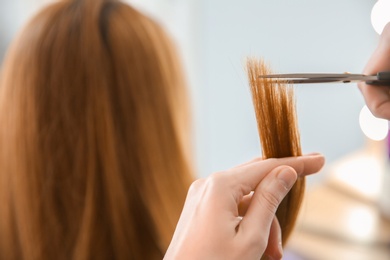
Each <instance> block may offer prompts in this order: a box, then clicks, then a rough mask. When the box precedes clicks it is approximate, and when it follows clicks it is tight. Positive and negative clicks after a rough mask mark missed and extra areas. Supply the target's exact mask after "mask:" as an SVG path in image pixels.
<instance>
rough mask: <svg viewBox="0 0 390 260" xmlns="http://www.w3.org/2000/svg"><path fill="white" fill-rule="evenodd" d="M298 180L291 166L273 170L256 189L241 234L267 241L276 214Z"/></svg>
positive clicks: (241, 224)
mask: <svg viewBox="0 0 390 260" xmlns="http://www.w3.org/2000/svg"><path fill="white" fill-rule="evenodd" d="M296 180H297V172H296V171H295V170H294V169H293V168H292V167H289V166H279V167H277V168H275V169H273V170H272V171H271V172H270V173H269V174H268V175H267V176H266V177H265V178H264V179H263V180H262V181H261V182H260V183H259V185H258V186H257V187H256V189H255V192H254V194H253V196H252V200H251V203H250V205H249V208H248V210H247V212H246V215H245V217H244V218H243V220H242V221H241V223H240V228H239V232H240V231H242V232H245V234H242V235H244V236H245V237H247V238H249V239H251V240H253V241H254V242H255V241H258V242H264V241H267V239H268V237H269V233H270V228H271V224H272V221H273V219H274V217H275V212H276V210H277V208H278V206H279V204H280V203H281V202H282V200H283V198H284V197H285V196H286V195H287V193H288V192H289V191H290V189H291V187H292V186H293V185H294V183H295V181H296Z"/></svg>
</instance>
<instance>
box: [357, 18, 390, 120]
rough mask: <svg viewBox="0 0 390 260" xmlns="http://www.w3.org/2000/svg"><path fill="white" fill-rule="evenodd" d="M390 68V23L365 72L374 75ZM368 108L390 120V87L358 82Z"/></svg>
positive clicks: (378, 115) (376, 114)
mask: <svg viewBox="0 0 390 260" xmlns="http://www.w3.org/2000/svg"><path fill="white" fill-rule="evenodd" d="M389 70H390V23H388V24H387V25H386V27H385V28H384V29H383V32H382V35H381V39H380V42H379V44H378V47H377V48H376V50H375V51H374V53H373V54H372V56H371V58H370V60H369V61H368V63H367V65H366V67H365V69H364V72H363V73H364V74H367V75H374V74H376V73H377V72H378V71H389ZM358 86H359V89H360V91H361V92H362V94H363V96H364V99H365V101H366V104H367V106H368V108H369V109H370V110H371V112H372V113H373V114H374V115H375V116H376V117H380V118H384V119H389V120H390V89H389V87H388V86H387V87H386V86H373V85H367V84H366V83H364V82H361V83H359V84H358Z"/></svg>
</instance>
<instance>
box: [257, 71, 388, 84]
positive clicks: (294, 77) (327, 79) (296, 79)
mask: <svg viewBox="0 0 390 260" xmlns="http://www.w3.org/2000/svg"><path fill="white" fill-rule="evenodd" d="M259 78H267V79H271V80H275V81H282V82H285V83H288V84H306V83H353V82H362V81H364V82H366V84H369V85H384V86H390V71H381V72H378V73H377V74H376V75H364V74H351V73H348V72H345V73H333V74H332V73H330V74H329V73H292V74H270V75H261V76H259Z"/></svg>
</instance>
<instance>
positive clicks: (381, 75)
mask: <svg viewBox="0 0 390 260" xmlns="http://www.w3.org/2000/svg"><path fill="white" fill-rule="evenodd" d="M376 77H377V78H378V79H377V80H368V81H366V84H368V85H382V86H390V71H381V72H378V73H377V74H376Z"/></svg>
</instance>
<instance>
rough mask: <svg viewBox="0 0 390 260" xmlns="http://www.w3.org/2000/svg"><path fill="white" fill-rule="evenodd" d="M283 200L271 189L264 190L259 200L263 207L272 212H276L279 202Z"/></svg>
mask: <svg viewBox="0 0 390 260" xmlns="http://www.w3.org/2000/svg"><path fill="white" fill-rule="evenodd" d="M280 202H281V198H279V197H278V196H277V195H276V194H274V193H273V192H271V191H269V190H266V189H265V190H262V191H261V196H259V201H258V203H260V204H261V205H263V207H265V208H266V209H267V210H269V211H270V212H271V213H275V212H276V210H277V208H278V206H279V204H280Z"/></svg>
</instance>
